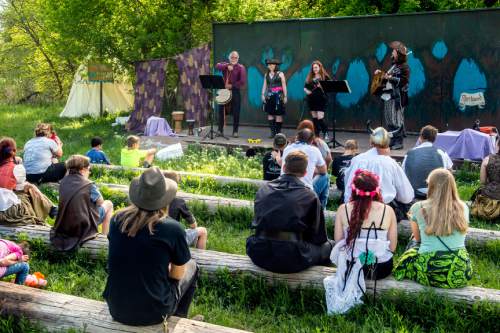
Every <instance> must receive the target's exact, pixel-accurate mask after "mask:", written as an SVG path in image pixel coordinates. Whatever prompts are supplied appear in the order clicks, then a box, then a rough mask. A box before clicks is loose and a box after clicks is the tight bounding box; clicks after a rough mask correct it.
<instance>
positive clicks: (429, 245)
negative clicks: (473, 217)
mask: <svg viewBox="0 0 500 333" xmlns="http://www.w3.org/2000/svg"><path fill="white" fill-rule="evenodd" d="M424 204H425V201H419V202H417V203H416V204H414V205H413V206H412V207H411V208H410V211H409V213H408V215H409V216H410V219H411V221H413V222H415V223H417V225H418V230H419V231H420V249H419V251H418V253H428V252H436V251H448V249H447V248H446V247H445V246H444V245H443V244H442V243H441V242H440V241H439V239H438V238H437V237H436V236H434V235H427V234H426V233H425V227H426V224H425V219H424V216H423V214H422V206H423V205H424ZM424 207H425V206H424ZM464 207H465V210H464V213H465V217H466V219H467V223H468V221H469V209H468V208H467V205H465V204H464ZM441 240H442V241H443V242H444V243H445V244H446V245H447V246H448V247H449V248H450V249H452V250H458V249H461V248H465V234H462V233H460V232H458V231H454V232H453V233H452V234H451V235H449V236H441Z"/></svg>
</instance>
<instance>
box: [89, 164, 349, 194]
mask: <svg viewBox="0 0 500 333" xmlns="http://www.w3.org/2000/svg"><path fill="white" fill-rule="evenodd" d="M92 167H95V168H102V169H107V170H114V171H122V170H125V171H137V172H144V171H145V170H146V168H133V167H124V166H121V165H107V164H92ZM162 171H164V172H165V171H173V170H162ZM175 172H177V173H178V174H179V175H181V176H182V177H196V178H202V179H203V178H208V179H214V180H215V181H216V182H217V183H219V184H222V185H224V184H247V185H254V186H256V187H261V186H262V185H264V184H266V183H267V181H266V180H262V179H251V178H239V177H231V176H219V175H213V174H208V173H198V172H190V171H175ZM340 193H341V192H340V191H339V190H338V189H337V186H336V185H335V184H333V185H332V186H330V197H334V196H340Z"/></svg>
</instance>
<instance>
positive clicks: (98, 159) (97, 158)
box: [85, 136, 111, 164]
mask: <svg viewBox="0 0 500 333" xmlns="http://www.w3.org/2000/svg"><path fill="white" fill-rule="evenodd" d="M102 143H103V142H102V139H101V138H100V137H98V136H96V137H93V138H92V140H90V146H91V147H92V148H91V149H90V150H89V151H88V152H87V153H86V154H85V155H86V156H87V157H88V158H89V159H90V163H92V164H111V162H110V161H109V159H108V157H107V156H106V154H105V153H104V152H103V151H102Z"/></svg>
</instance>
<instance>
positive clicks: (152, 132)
mask: <svg viewBox="0 0 500 333" xmlns="http://www.w3.org/2000/svg"><path fill="white" fill-rule="evenodd" d="M144 136H177V134H175V133H174V131H172V128H170V125H169V124H168V122H167V121H166V120H165V119H163V118H160V117H154V116H153V117H149V118H148V122H147V123H146V129H145V130H144Z"/></svg>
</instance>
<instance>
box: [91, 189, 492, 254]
mask: <svg viewBox="0 0 500 333" xmlns="http://www.w3.org/2000/svg"><path fill="white" fill-rule="evenodd" d="M99 186H106V187H108V188H110V189H112V190H116V191H120V192H122V193H126V194H128V186H127V185H116V184H99ZM177 196H178V197H180V198H183V199H184V200H186V201H188V202H189V201H201V202H204V203H205V204H206V205H207V206H208V208H209V209H210V210H211V211H215V210H216V209H217V208H218V207H219V206H231V207H239V208H250V209H253V201H250V200H241V199H231V198H222V197H214V196H209V195H201V194H193V193H186V192H181V191H179V192H177ZM335 215H336V212H334V211H330V210H327V211H325V218H327V219H332V220H335ZM398 232H399V235H400V236H403V237H409V236H410V235H411V227H410V221H408V220H403V221H401V222H400V223H398ZM492 240H500V231H496V230H487V229H478V228H469V229H468V231H467V237H466V239H465V241H466V243H467V244H473V243H475V244H479V245H484V243H486V242H488V241H492Z"/></svg>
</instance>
